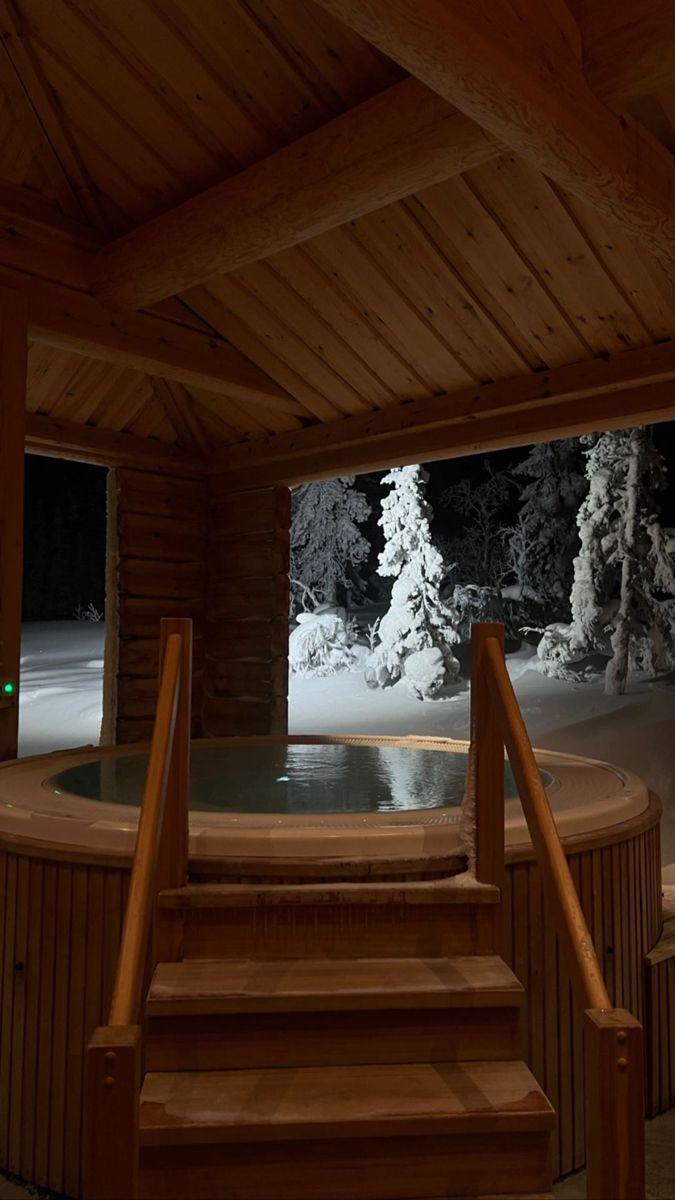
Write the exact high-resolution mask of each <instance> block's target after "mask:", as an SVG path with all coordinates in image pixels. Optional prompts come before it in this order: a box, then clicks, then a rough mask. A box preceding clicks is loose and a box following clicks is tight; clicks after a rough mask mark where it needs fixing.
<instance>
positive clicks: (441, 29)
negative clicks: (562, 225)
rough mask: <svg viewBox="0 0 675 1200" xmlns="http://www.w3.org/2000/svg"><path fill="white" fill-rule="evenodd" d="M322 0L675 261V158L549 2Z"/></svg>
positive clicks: (665, 260) (673, 265) (669, 262)
mask: <svg viewBox="0 0 675 1200" xmlns="http://www.w3.org/2000/svg"><path fill="white" fill-rule="evenodd" d="M316 3H318V4H319V6H320V7H321V8H324V9H326V11H327V12H329V13H331V14H332V15H333V16H334V17H337V18H338V19H340V20H342V21H343V22H344V23H345V24H346V25H349V26H350V28H352V29H354V30H355V31H356V32H357V33H359V34H360V35H361V36H362V37H364V38H365V39H366V40H367V41H369V42H371V43H372V44H373V45H375V46H377V47H378V49H379V50H381V51H382V52H383V53H384V54H386V55H388V56H389V57H390V58H393V59H394V60H395V61H396V62H398V63H399V64H400V65H401V66H403V67H404V68H405V69H406V70H408V71H410V72H411V74H412V75H415V76H416V77H417V78H418V79H420V80H421V81H423V82H424V83H426V84H427V85H428V86H429V87H430V88H433V89H434V90H435V91H437V92H438V94H439V95H440V96H442V97H443V98H444V99H445V100H447V101H448V103H449V104H452V105H454V106H455V107H456V108H457V109H459V110H460V111H461V112H463V113H464V114H465V115H466V116H467V117H468V118H470V119H471V120H474V121H476V122H477V123H478V124H479V125H481V126H482V128H484V129H485V131H486V132H487V133H488V134H490V136H492V137H493V138H495V139H497V140H499V141H500V142H502V143H503V144H504V145H506V146H508V147H509V148H510V149H511V150H512V151H515V152H516V153H517V154H520V155H522V157H523V158H524V159H526V160H527V161H528V162H530V163H531V164H532V165H533V166H535V167H536V168H537V169H538V170H540V171H541V172H542V173H543V174H545V175H548V176H549V177H550V178H551V179H554V180H555V181H556V182H557V183H558V184H560V185H561V186H562V187H564V188H566V189H567V190H568V191H570V192H572V193H573V194H574V195H575V196H577V197H578V198H579V199H581V200H584V201H586V202H587V203H589V204H591V205H592V206H593V207H594V208H596V209H598V211H600V212H602V213H603V214H604V215H605V216H607V217H610V218H611V219H612V220H615V221H617V222H618V224H619V225H621V226H622V227H623V228H624V229H625V230H626V231H627V232H628V233H630V234H631V235H632V236H633V237H635V238H637V239H638V240H639V241H640V242H641V243H642V244H643V245H644V246H646V247H647V248H648V249H649V250H650V251H651V252H652V253H653V254H654V255H655V257H656V258H657V259H658V260H659V261H660V262H661V263H662V264H663V265H664V266H666V267H667V268H668V269H669V270H670V271H672V270H673V269H675V167H674V165H673V159H672V155H671V154H670V153H669V151H668V150H667V149H666V148H665V147H664V146H663V145H661V143H660V142H658V141H657V140H656V139H655V138H654V137H653V136H652V135H651V134H650V133H648V132H647V130H645V129H642V128H641V127H640V126H639V125H638V124H637V123H636V122H635V121H634V120H633V119H632V118H631V117H628V116H623V117H619V116H617V115H616V114H615V113H613V112H611V111H610V109H608V108H606V107H605V105H604V104H603V103H602V102H601V101H600V100H598V99H597V98H596V97H595V95H594V94H593V92H592V91H591V89H590V86H589V85H588V82H587V81H586V79H585V77H584V75H583V73H582V70H581V66H580V64H579V62H578V59H577V56H576V55H575V54H574V53H573V51H572V49H571V48H570V44H569V36H568V34H569V30H568V28H567V29H565V30H563V29H561V28H559V27H558V25H557V24H555V23H554V22H553V20H552V17H551V11H550V10H549V9H548V7H547V6H546V5H534V4H531V3H530V2H529V0H528V2H527V3H524V4H520V5H518V4H513V3H511V4H508V3H506V0H491V4H490V6H489V8H488V9H487V10H486V9H484V8H483V7H481V6H477V5H476V4H474V3H472V0H427V2H426V3H425V4H424V6H421V5H420V4H419V3H416V0H368V2H367V3H365V2H364V0H316ZM103 253H105V251H103Z"/></svg>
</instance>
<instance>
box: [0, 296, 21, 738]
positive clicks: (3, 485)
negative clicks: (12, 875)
mask: <svg viewBox="0 0 675 1200" xmlns="http://www.w3.org/2000/svg"><path fill="white" fill-rule="evenodd" d="M27 354H28V330H27V320H26V305H25V302H24V301H23V300H22V298H21V296H16V295H14V294H13V293H12V292H7V291H5V290H4V289H3V290H0V760H2V759H7V758H16V754H17V738H18V729H19V665H20V662H21V602H22V592H23V445H24V420H25V415H26V362H27ZM5 684H7V685H8V686H9V685H13V686H14V689H15V690H14V693H13V694H12V695H11V696H4V695H3V692H2V690H1V689H2V688H3V687H4V685H5Z"/></svg>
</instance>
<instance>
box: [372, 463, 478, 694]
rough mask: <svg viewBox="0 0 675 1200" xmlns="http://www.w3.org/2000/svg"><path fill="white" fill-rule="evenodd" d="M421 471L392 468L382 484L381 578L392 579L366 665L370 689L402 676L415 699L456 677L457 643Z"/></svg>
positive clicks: (379, 568)
mask: <svg viewBox="0 0 675 1200" xmlns="http://www.w3.org/2000/svg"><path fill="white" fill-rule="evenodd" d="M428 478H429V476H428V474H427V472H426V471H425V469H424V467H421V466H413V467H395V468H394V470H392V471H390V472H389V474H388V475H385V477H384V479H383V480H382V482H383V483H384V484H391V491H390V492H389V494H388V495H387V496H385V497H384V499H383V501H382V516H381V518H380V522H379V523H380V525H381V527H382V529H383V531H384V538H385V545H384V549H383V551H382V553H381V554H380V557H379V562H378V571H379V573H380V575H385V576H389V577H391V578H393V579H394V584H393V587H392V591H391V604H390V607H389V610H388V612H386V613H385V615H384V617H383V618H382V621H381V622H380V627H379V631H378V632H379V639H380V641H379V645H378V646H377V647H376V648H375V650H374V652H373V653H372V655H371V656H370V658H369V660H368V663H367V666H366V682H367V683H368V684H369V685H370V686H371V687H387V686H388V685H390V684H393V683H396V681H397V680H398V679H400V678H401V677H404V678H405V680H406V683H407V684H408V687H409V688H410V690H411V691H412V692H413V694H414V695H415V696H417V697H418V698H419V699H428V698H430V697H431V696H434V695H436V694H437V693H438V692H439V691H440V689H441V688H442V687H443V686H444V685H445V684H448V683H451V682H452V681H453V680H454V679H456V678H457V675H458V673H459V664H458V662H457V659H456V658H455V656H454V654H453V652H452V647H453V645H455V644H456V642H457V641H458V636H457V632H456V629H455V613H454V611H453V610H452V609H451V608H450V607H449V606H448V605H447V604H444V603H443V601H442V600H441V598H440V595H439V587H440V585H441V583H442V581H443V578H444V575H445V569H444V565H443V558H442V556H441V555H440V554H439V552H438V550H437V549H436V548H435V546H434V545H433V543H432V540H431V529H430V522H431V519H432V516H433V514H432V511H431V507H430V505H429V504H428V503H427V500H426V498H425V492H426V484H427V480H428Z"/></svg>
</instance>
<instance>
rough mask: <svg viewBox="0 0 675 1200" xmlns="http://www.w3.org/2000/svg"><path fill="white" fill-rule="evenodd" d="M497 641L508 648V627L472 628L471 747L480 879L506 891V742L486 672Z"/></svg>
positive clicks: (483, 624)
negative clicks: (486, 654)
mask: <svg viewBox="0 0 675 1200" xmlns="http://www.w3.org/2000/svg"><path fill="white" fill-rule="evenodd" d="M488 638H496V640H497V641H498V642H499V645H500V646H501V648H502V651H503V649H504V626H503V625H497V624H490V623H488V622H485V623H481V624H476V625H474V626H473V627H472V629H471V748H472V762H473V769H474V773H475V775H474V788H475V806H476V812H475V821H476V879H477V880H478V881H479V882H480V883H491V884H494V885H495V886H496V887H499V888H503V887H504V882H505V877H506V876H505V866H504V739H503V737H502V731H501V726H500V724H499V718H498V716H497V713H496V711H495V708H494V705H493V703H492V700H491V697H490V692H489V689H488V685H487V681H486V679H485V675H484V672H483V647H484V645H485V642H486V641H487V639H488Z"/></svg>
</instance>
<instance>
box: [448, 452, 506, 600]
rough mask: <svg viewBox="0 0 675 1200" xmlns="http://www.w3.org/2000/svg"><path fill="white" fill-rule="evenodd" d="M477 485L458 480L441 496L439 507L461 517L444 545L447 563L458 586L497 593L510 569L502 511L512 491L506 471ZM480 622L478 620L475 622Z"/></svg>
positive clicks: (488, 473)
mask: <svg viewBox="0 0 675 1200" xmlns="http://www.w3.org/2000/svg"><path fill="white" fill-rule="evenodd" d="M483 466H484V469H485V471H486V476H485V478H484V479H482V480H480V481H479V482H478V483H474V482H473V481H472V480H469V479H460V480H459V482H458V483H453V484H451V486H450V487H449V488H446V490H445V491H444V492H443V494H442V496H441V505H442V506H443V507H444V508H447V509H449V510H450V511H451V513H452V515H453V517H457V516H459V517H461V518H462V521H463V524H464V529H463V531H462V532H461V533H459V534H455V535H454V536H452V537H451V538H449V539H448V540H447V541H446V542H445V545H444V549H445V552H446V555H447V559H448V562H452V563H455V574H456V577H457V579H458V581H459V583H460V584H470V585H471V586H472V587H474V588H490V589H493V590H494V589H497V588H499V585H500V584H501V582H502V580H503V579H504V577H505V575H506V574H507V573H508V571H509V568H510V562H509V553H508V532H509V531H508V530H507V529H506V527H505V522H504V509H505V506H506V504H507V503H508V499H509V495H510V493H511V491H512V489H513V484H512V481H511V476H510V473H509V472H508V471H493V470H492V468H491V466H490V464H489V462H487V461H486V462H484V464H483ZM476 619H480V618H476Z"/></svg>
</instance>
